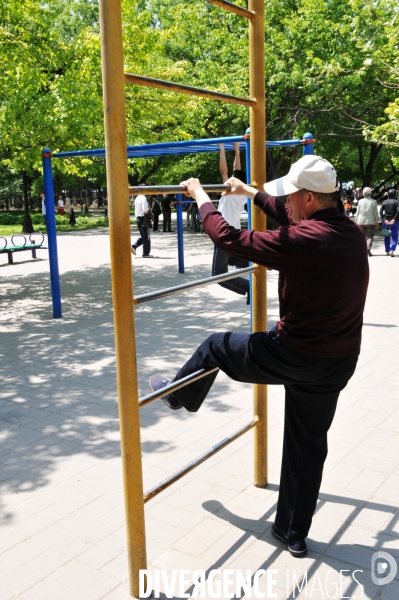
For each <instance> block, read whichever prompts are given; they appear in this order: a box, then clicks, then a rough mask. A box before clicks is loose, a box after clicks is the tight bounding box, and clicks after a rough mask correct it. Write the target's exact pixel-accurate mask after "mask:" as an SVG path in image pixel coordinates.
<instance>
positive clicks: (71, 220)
mask: <svg viewBox="0 0 399 600" xmlns="http://www.w3.org/2000/svg"><path fill="white" fill-rule="evenodd" d="M69 224H70V226H71V227H74V226H75V225H76V217H75V211H74V210H73V208H72V206H71V211H70V213H69Z"/></svg>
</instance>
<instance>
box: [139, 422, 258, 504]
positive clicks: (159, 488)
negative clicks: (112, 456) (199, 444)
mask: <svg viewBox="0 0 399 600" xmlns="http://www.w3.org/2000/svg"><path fill="white" fill-rule="evenodd" d="M258 420H259V419H258V418H257V417H255V418H254V420H253V421H250V422H249V423H248V424H247V425H244V427H241V429H238V431H236V432H235V433H232V434H231V435H229V436H228V437H227V438H225V439H224V440H222V441H221V442H219V443H218V444H216V445H215V446H212V448H210V449H209V450H207V451H206V452H204V453H203V454H201V456H199V457H198V458H195V459H194V460H192V461H191V462H190V463H188V465H186V466H185V467H183V468H182V469H180V471H177V472H176V473H174V474H173V475H171V476H170V477H168V478H167V479H164V480H163V481H162V482H161V483H160V484H158V485H156V486H155V487H153V488H152V489H151V490H149V491H148V492H146V493H145V494H144V504H145V503H146V502H148V501H149V500H151V498H154V497H155V496H157V495H158V494H160V493H161V492H163V490H166V488H168V487H169V486H171V485H172V483H175V481H178V480H179V479H181V478H182V477H184V475H187V473H189V472H190V471H192V470H193V469H195V467H198V465H201V464H202V463H203V462H205V461H206V460H207V459H208V458H210V457H211V456H213V455H214V454H216V453H217V452H219V451H220V450H222V449H223V448H225V447H226V446H228V445H229V444H231V443H232V442H234V440H236V439H238V438H239V437H241V436H242V435H244V433H247V431H249V430H250V429H253V428H254V427H256V425H257V423H258Z"/></svg>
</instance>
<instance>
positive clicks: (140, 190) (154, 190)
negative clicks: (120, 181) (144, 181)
mask: <svg viewBox="0 0 399 600" xmlns="http://www.w3.org/2000/svg"><path fill="white" fill-rule="evenodd" d="M202 187H203V189H204V191H205V192H207V193H208V192H217V193H218V194H221V193H222V192H228V191H230V186H229V185H224V184H223V183H215V184H207V185H203V186H202ZM186 191H187V188H186V186H185V185H133V186H129V192H130V193H131V194H133V195H134V194H184V192H186Z"/></svg>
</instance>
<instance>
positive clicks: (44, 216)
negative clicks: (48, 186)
mask: <svg viewBox="0 0 399 600" xmlns="http://www.w3.org/2000/svg"><path fill="white" fill-rule="evenodd" d="M40 197H41V199H42V215H43V221H44V226H45V228H46V229H47V217H46V196H45V195H44V192H40Z"/></svg>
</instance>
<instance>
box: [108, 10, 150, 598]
mask: <svg viewBox="0 0 399 600" xmlns="http://www.w3.org/2000/svg"><path fill="white" fill-rule="evenodd" d="M100 28H101V56H102V78H103V100H104V123H105V148H106V167H107V189H108V201H109V202H108V205H109V233H110V245H111V275H112V297H113V311H114V329H115V351H116V374H117V385H118V403H119V419H120V431H121V453H122V466H123V481H124V494H125V512H126V527H127V545H128V563H129V576H130V593H131V595H132V596H137V597H138V595H139V570H140V569H146V564H147V561H146V543H145V523H144V503H143V480H142V464H141V445H140V416H139V405H138V385H137V364H136V340H135V327H134V312H133V279H132V258H131V256H132V255H131V246H130V244H131V241H130V214H129V191H128V186H129V184H128V170H127V156H126V116H125V91H124V75H123V70H124V69H123V47H122V16H121V2H120V0H100Z"/></svg>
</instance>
